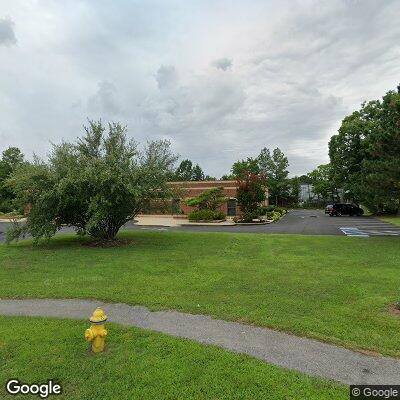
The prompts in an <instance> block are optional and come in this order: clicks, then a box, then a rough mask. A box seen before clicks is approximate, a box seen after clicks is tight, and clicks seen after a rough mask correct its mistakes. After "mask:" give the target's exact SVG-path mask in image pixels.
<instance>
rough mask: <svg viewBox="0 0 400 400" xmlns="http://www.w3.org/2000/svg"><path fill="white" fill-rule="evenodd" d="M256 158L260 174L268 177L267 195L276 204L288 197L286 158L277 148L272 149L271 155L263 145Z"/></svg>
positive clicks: (287, 164)
mask: <svg viewBox="0 0 400 400" xmlns="http://www.w3.org/2000/svg"><path fill="white" fill-rule="evenodd" d="M257 160H258V164H259V168H260V172H261V174H263V175H265V176H267V177H268V189H269V197H270V199H271V200H272V201H273V202H275V204H276V205H278V203H279V201H281V200H283V199H285V198H287V197H288V190H289V182H288V175H289V171H288V170H287V168H288V166H289V162H288V159H287V157H286V156H285V155H284V154H283V152H282V151H281V150H280V149H279V148H276V149H274V150H273V152H272V155H271V152H270V150H269V149H267V148H266V147H264V148H263V149H262V150H261V153H260V155H259V156H258V158H257ZM272 201H271V202H272Z"/></svg>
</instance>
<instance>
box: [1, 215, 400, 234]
mask: <svg viewBox="0 0 400 400" xmlns="http://www.w3.org/2000/svg"><path fill="white" fill-rule="evenodd" d="M7 225H8V224H7V223H0V241H2V240H4V236H5V235H4V233H5V232H6V230H7ZM122 229H126V230H133V231H136V230H138V231H141V230H149V231H160V232H162V231H172V232H173V231H180V232H181V231H188V232H236V233H240V232H243V233H258V234H272V233H278V234H297V235H346V236H359V237H371V236H400V226H396V225H392V224H390V223H387V222H383V221H381V220H380V219H378V218H375V217H367V216H362V217H355V216H354V217H348V216H342V217H329V216H328V215H325V213H324V211H322V210H290V211H289V213H288V214H286V215H285V216H284V217H283V218H282V219H281V220H280V221H278V222H276V223H272V224H268V225H233V226H223V225H218V224H216V225H214V226H193V225H192V226H177V227H171V226H162V225H160V226H143V225H136V224H134V223H127V224H126V225H125V226H124V227H123V228H122ZM62 231H64V232H70V231H73V229H72V228H67V227H66V228H63V229H62Z"/></svg>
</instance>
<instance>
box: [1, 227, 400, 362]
mask: <svg viewBox="0 0 400 400" xmlns="http://www.w3.org/2000/svg"><path fill="white" fill-rule="evenodd" d="M124 236H126V237H130V238H132V239H133V242H132V244H131V245H129V246H125V247H118V248H87V247H84V246H82V245H81V242H79V240H77V239H76V238H75V236H71V235H68V236H59V237H56V238H54V239H53V240H52V241H51V242H50V243H49V244H48V245H43V246H39V247H35V246H32V244H31V243H30V242H29V241H27V242H21V243H18V244H16V245H11V246H6V245H2V246H0V282H1V285H0V297H41V298H45V297H52V298H63V297H70V298H71V297H75V298H98V299H102V300H105V301H113V302H124V303H129V304H140V305H146V306H148V307H150V308H151V309H153V310H156V309H176V310H180V311H185V312H191V313H198V314H209V315H212V316H214V317H216V318H220V319H225V320H233V321H241V322H244V323H249V324H255V325H260V326H268V327H273V328H276V329H279V330H284V331H288V332H293V333H295V334H297V335H302V336H308V337H313V338H317V339H319V340H324V341H327V342H332V343H336V344H340V345H343V346H346V347H349V348H354V349H368V350H372V351H377V352H380V353H383V354H388V355H393V356H400V318H399V316H396V315H392V314H390V313H389V312H388V306H389V305H390V304H393V303H395V302H397V301H398V300H399V298H400V241H399V239H398V238H381V237H376V238H368V239H366V238H350V237H341V236H297V235H256V234H254V235H252V234H229V233H227V234H221V233H169V232H140V233H125V234H124Z"/></svg>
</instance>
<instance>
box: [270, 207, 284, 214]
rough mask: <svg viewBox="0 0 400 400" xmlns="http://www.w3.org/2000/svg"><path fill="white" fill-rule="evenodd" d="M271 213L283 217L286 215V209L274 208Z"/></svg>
mask: <svg viewBox="0 0 400 400" xmlns="http://www.w3.org/2000/svg"><path fill="white" fill-rule="evenodd" d="M273 211H275V212H278V213H279V214H281V215H285V214H286V213H287V210H286V208H283V207H275V209H274V210H273Z"/></svg>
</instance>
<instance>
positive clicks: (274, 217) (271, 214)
mask: <svg viewBox="0 0 400 400" xmlns="http://www.w3.org/2000/svg"><path fill="white" fill-rule="evenodd" d="M265 216H266V217H267V219H269V220H272V221H274V222H275V221H278V220H279V219H280V218H281V217H282V214H281V213H279V212H277V211H270V212H267V213H266V214H265Z"/></svg>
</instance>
